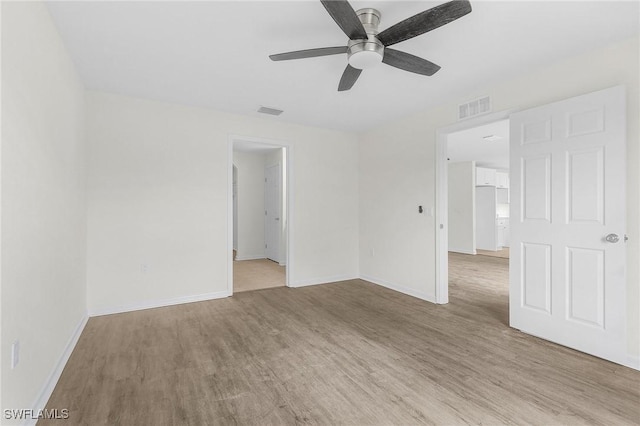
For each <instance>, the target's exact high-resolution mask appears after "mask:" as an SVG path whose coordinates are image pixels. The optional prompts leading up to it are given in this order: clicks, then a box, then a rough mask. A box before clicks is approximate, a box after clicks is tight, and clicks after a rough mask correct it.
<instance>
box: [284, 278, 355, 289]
mask: <svg viewBox="0 0 640 426" xmlns="http://www.w3.org/2000/svg"><path fill="white" fill-rule="evenodd" d="M358 278H359V277H357V276H354V275H334V276H332V277H324V278H314V279H310V280H300V281H296V282H294V283H293V284H292V285H290V286H289V287H293V288H298V287H307V286H310V285H320V284H331V283H335V282H338V281H348V280H357V279H358Z"/></svg>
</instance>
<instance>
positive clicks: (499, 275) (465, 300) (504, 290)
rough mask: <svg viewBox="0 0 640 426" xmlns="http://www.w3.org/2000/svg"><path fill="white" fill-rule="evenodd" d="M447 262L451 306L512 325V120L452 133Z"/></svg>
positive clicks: (449, 139)
mask: <svg viewBox="0 0 640 426" xmlns="http://www.w3.org/2000/svg"><path fill="white" fill-rule="evenodd" d="M445 149H446V151H445V152H446V156H447V159H446V161H447V164H446V168H447V192H446V195H447V206H448V207H447V226H446V230H447V240H448V246H447V262H448V293H449V294H448V296H449V300H450V302H451V303H456V304H461V305H464V306H466V307H468V309H470V310H472V309H481V310H482V311H483V312H486V313H489V314H490V315H491V317H493V318H494V319H496V320H498V321H500V322H501V323H502V324H504V325H507V326H508V325H509V245H510V242H509V213H510V212H509V201H510V200H509V198H510V197H509V195H510V188H509V119H501V120H497V121H494V122H491V123H485V124H482V125H479V126H476V127H471V128H467V129H463V130H457V131H453V132H450V133H448V134H447V135H446V142H445Z"/></svg>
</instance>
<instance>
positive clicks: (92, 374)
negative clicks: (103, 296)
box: [39, 254, 640, 425]
mask: <svg viewBox="0 0 640 426" xmlns="http://www.w3.org/2000/svg"><path fill="white" fill-rule="evenodd" d="M450 265H451V268H450V269H451V271H450V276H451V285H450V300H451V302H450V303H449V304H448V305H434V304H430V303H427V302H424V301H422V300H419V299H415V298H412V297H409V296H405V295H403V294H400V293H397V292H394V291H391V290H388V289H385V288H382V287H379V286H376V285H374V284H370V283H367V282H365V281H361V280H353V281H345V282H339V283H332V284H326V285H319V286H312V287H305V288H299V289H289V288H276V289H269V290H260V291H250V292H245V293H239V294H236V295H234V296H233V297H232V298H227V299H221V300H214V301H209V302H199V303H190V304H185V305H179V306H171V307H166V308H158V309H150V310H145V311H138V312H132V313H125V314H118V315H110V316H103V317H95V318H91V319H90V320H89V322H88V324H87V326H86V329H85V331H84V333H83V334H82V336H81V338H80V341H79V342H78V345H77V347H76V349H75V351H74V352H73V354H72V356H71V358H70V360H69V363H68V365H67V367H66V368H65V370H64V372H63V374H62V377H61V379H60V381H59V383H58V385H57V387H56V389H55V391H54V393H53V395H52V397H51V399H50V401H49V403H48V405H47V407H48V408H58V409H62V408H68V409H69V410H70V418H69V419H68V420H67V421H64V422H62V421H57V423H55V424H65V425H75V424H82V425H216V424H220V425H227V424H248V425H271V424H285V425H289V424H345V425H388V424H397V425H413V424H438V425H459V424H489V425H496V424H518V425H523V424H534V425H562V424H568V425H579V424H589V425H591V424H593V425H626V424H638V421H639V420H640V389H639V384H640V372H637V371H634V370H631V369H629V368H626V367H622V366H618V365H616V364H612V363H609V362H607V361H603V360H600V359H597V358H594V357H591V356H588V355H585V354H582V353H579V352H576V351H573V350H570V349H567V348H564V347H561V346H558V345H555V344H553V343H549V342H546V341H543V340H540V339H537V338H535V337H531V336H528V335H525V334H523V333H520V332H518V331H516V330H513V329H510V328H509V327H508V326H507V321H508V306H507V300H508V298H507V293H506V286H505V284H504V283H505V282H506V276H507V268H506V265H507V260H505V259H500V258H492V257H487V256H466V255H456V254H453V255H451V256H450ZM487 277H488V278H487ZM51 423H52V424H54V422H53V421H52V422H51ZM39 424H44V425H46V424H49V422H47V421H41V422H39Z"/></svg>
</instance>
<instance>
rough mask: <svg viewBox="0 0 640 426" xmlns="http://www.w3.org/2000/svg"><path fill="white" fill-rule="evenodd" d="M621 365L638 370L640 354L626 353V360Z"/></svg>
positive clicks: (639, 367) (639, 368)
mask: <svg viewBox="0 0 640 426" xmlns="http://www.w3.org/2000/svg"><path fill="white" fill-rule="evenodd" d="M623 365H625V366H627V367H629V368H633V369H634V370H639V371H640V356H639V355H627V362H625V363H624V364H623Z"/></svg>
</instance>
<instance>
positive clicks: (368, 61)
mask: <svg viewBox="0 0 640 426" xmlns="http://www.w3.org/2000/svg"><path fill="white" fill-rule="evenodd" d="M356 15H357V16H358V19H360V22H362V27H363V28H364V30H365V32H366V33H367V38H366V39H362V40H349V43H348V44H347V55H348V56H347V58H348V61H349V65H351V66H352V67H354V68H358V69H361V70H364V69H368V68H372V67H375V66H376V65H378V64H380V63H382V57H383V55H384V45H383V44H382V43H381V42H380V40H378V39H377V37H376V36H377V35H378V24H379V23H380V12H378V11H377V10H376V9H371V8H367V9H359V10H357V11H356Z"/></svg>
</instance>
